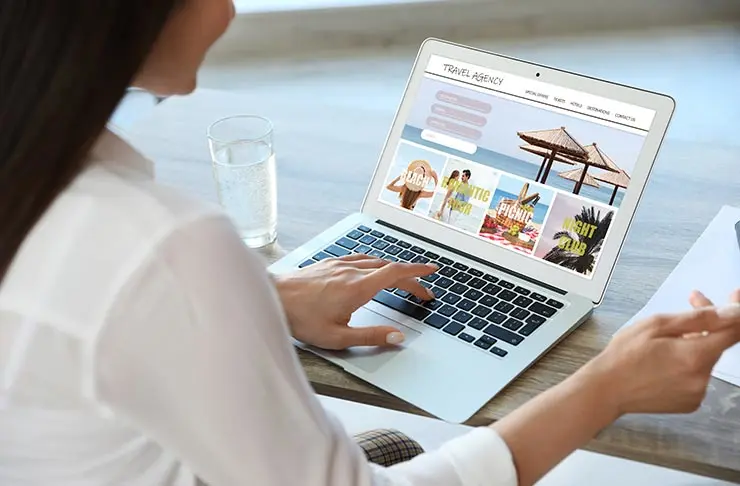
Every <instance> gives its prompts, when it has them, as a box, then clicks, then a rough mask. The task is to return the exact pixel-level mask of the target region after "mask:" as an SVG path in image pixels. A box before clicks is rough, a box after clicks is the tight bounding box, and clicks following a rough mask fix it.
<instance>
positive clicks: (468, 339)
mask: <svg viewBox="0 0 740 486" xmlns="http://www.w3.org/2000/svg"><path fill="white" fill-rule="evenodd" d="M457 337H459V338H460V339H462V340H463V341H465V342H466V343H472V342H473V341H475V338H474V337H473V336H471V335H470V334H467V333H465V332H463V333H460V334H459V335H458V336H457Z"/></svg>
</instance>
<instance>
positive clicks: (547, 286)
mask: <svg viewBox="0 0 740 486" xmlns="http://www.w3.org/2000/svg"><path fill="white" fill-rule="evenodd" d="M376 223H378V224H380V225H382V226H385V227H387V228H391V229H393V230H395V231H398V232H400V233H403V234H405V235H409V236H412V237H414V238H416V239H418V240H421V241H423V242H425V243H429V244H430V245H434V246H437V247H439V248H442V249H444V250H447V251H449V252H450V253H454V254H456V255H460V256H461V257H465V258H467V259H468V260H473V261H474V262H477V263H480V264H481V265H485V266H487V267H491V268H493V269H495V270H498V271H499V272H503V273H506V274H508V275H511V276H512V277H516V278H519V279H521V280H525V281H527V282H529V283H532V284H534V285H537V286H539V287H542V288H545V289H547V290H550V291H552V292H556V293H558V294H560V295H566V294H567V293H568V292H566V291H565V290H562V289H559V288H557V287H554V286H552V285H550V284H548V283H545V282H542V281H541V280H537V279H536V278H532V277H528V276H527V275H523V274H521V273H518V272H514V271H512V270H510V269H508V268H504V267H502V266H500V265H496V264H495V263H493V262H489V261H486V260H484V259H482V258H478V257H477V256H475V255H471V254H469V253H465V252H464V251H460V250H458V249H456V248H452V247H450V246H447V245H444V244H442V243H440V242H439V241H434V240H431V239H429V238H426V237H424V236H421V235H417V234H416V233H412V232H411V231H408V230H406V229H403V228H399V227H398V226H396V225H393V224H390V223H387V222H385V221H382V220H376Z"/></svg>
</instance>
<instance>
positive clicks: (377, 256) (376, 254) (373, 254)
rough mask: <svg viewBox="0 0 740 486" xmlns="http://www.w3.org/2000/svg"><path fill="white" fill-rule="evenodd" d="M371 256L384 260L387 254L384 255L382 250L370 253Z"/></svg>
mask: <svg viewBox="0 0 740 486" xmlns="http://www.w3.org/2000/svg"><path fill="white" fill-rule="evenodd" d="M368 255H370V256H374V257H375V258H383V257H384V256H385V253H383V252H382V251H380V250H373V251H371V252H370V253H368Z"/></svg>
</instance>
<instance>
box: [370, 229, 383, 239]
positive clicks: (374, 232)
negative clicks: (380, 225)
mask: <svg viewBox="0 0 740 486" xmlns="http://www.w3.org/2000/svg"><path fill="white" fill-rule="evenodd" d="M370 234H371V235H373V236H374V237H376V238H382V237H384V236H385V233H381V232H380V231H378V230H375V231H371V232H370Z"/></svg>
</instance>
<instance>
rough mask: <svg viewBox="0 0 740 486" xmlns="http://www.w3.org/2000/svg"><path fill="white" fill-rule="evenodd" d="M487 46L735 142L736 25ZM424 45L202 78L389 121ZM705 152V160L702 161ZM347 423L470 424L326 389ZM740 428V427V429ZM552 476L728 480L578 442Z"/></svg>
mask: <svg viewBox="0 0 740 486" xmlns="http://www.w3.org/2000/svg"><path fill="white" fill-rule="evenodd" d="M471 44H474V45H476V46H479V47H483V48H487V49H491V50H494V51H497V52H501V53H504V54H508V55H512V56H516V57H521V58H526V59H529V60H532V61H535V62H540V63H545V64H550V65H555V66H558V67H560V68H564V69H569V70H574V71H578V72H582V73H585V74H589V75H593V76H598V77H604V78H609V79H612V80H614V81H617V82H621V83H625V84H631V85H637V86H640V87H643V88H646V89H650V90H656V91H663V92H667V93H669V94H671V95H673V96H674V97H675V98H676V99H677V101H678V107H679V108H678V111H677V114H676V117H675V121H674V123H673V125H672V127H671V131H670V135H669V136H670V137H671V138H673V139H685V140H693V141H699V142H702V143H705V144H707V146H711V145H717V144H720V145H725V146H735V147H738V148H740V144H739V143H738V141H737V138H736V130H737V127H738V126H740V100H739V98H738V94H740V88H739V87H738V86H740V85H739V84H738V79H740V31H738V30H737V29H734V28H727V27H706V28H697V29H693V30H685V29H684V30H681V31H661V32H655V33H640V34H622V35H614V36H604V37H600V38H586V39H584V38H571V39H538V40H518V41H505V42H504V41H500V42H491V41H478V42H475V41H473V42H471ZM414 54H415V50H414V49H411V48H393V49H386V50H383V51H379V52H377V51H376V52H341V53H332V54H318V53H317V55H316V56H314V57H312V58H311V59H305V58H304V59H300V58H296V59H290V60H287V59H280V60H275V61H272V62H264V61H260V63H259V64H256V63H255V64H250V63H249V62H248V60H245V59H238V60H234V61H233V62H230V63H220V64H207V65H206V66H205V68H204V69H203V71H202V74H201V79H200V84H201V86H203V87H207V88H217V89H225V90H235V91H240V90H259V91H261V92H264V93H265V95H266V96H269V95H272V96H280V95H281V93H286V92H288V91H289V92H291V94H292V95H296V94H297V93H298V94H300V93H305V96H325V97H327V98H328V97H331V98H332V99H333V100H334V101H335V102H336V100H337V99H339V100H341V99H355V100H356V98H357V97H364V98H366V99H367V100H368V103H372V106H373V107H378V108H377V109H379V110H385V111H386V112H387V113H388V122H389V124H390V122H391V119H392V117H393V113H394V109H395V107H396V105H397V102H398V100H399V98H400V96H401V93H402V91H403V88H404V85H405V82H406V77H407V76H408V73H409V69H410V66H411V63H412V62H413V59H414ZM152 106H153V101H152V99H151V98H150V97H148V96H147V95H146V94H142V93H132V95H131V96H130V97H129V98H128V99H127V101H126V102H125V103H124V105H122V107H121V109H120V110H119V111H118V113H117V114H116V117H115V118H116V120H117V121H118V122H119V123H122V124H130V123H135V121H136V119H137V118H138V117H139V116H142V115H143V114H145V113H146V112H147V111H148V110H150V109H151V108H152ZM697 162H699V161H697ZM323 402H324V404H325V406H326V408H327V409H329V410H331V411H333V412H335V413H336V414H337V415H338V416H339V417H340V418H341V419H342V421H343V422H344V424H345V426H346V427H347V429H348V431H350V432H358V431H362V430H367V429H370V428H377V427H395V428H398V429H400V430H403V431H404V432H406V433H408V434H409V435H411V436H413V437H415V438H417V440H419V441H420V442H421V443H422V445H424V446H425V447H426V448H428V449H430V448H435V447H437V446H438V445H439V444H441V443H442V442H443V441H445V440H447V439H449V438H452V437H455V436H457V435H459V434H462V433H464V432H465V428H464V427H461V426H456V425H450V424H445V423H440V422H437V421H431V420H430V419H425V418H421V417H415V416H408V415H405V414H401V413H398V412H391V411H387V410H382V409H376V408H373V407H368V406H365V405H359V404H352V403H348V402H342V401H338V400H333V399H323ZM738 433H740V431H738ZM541 484H542V485H544V486H561V485H562V486H565V485H568V486H581V485H583V486H587V485H589V486H590V485H594V484H598V485H601V486H611V485H614V486H617V485H619V486H622V485H624V484H630V485H631V486H642V485H655V484H660V485H676V486H679V485H680V486H720V485H724V484H727V483H723V482H720V481H713V480H708V479H704V478H699V477H696V476H691V475H687V474H683V473H679V472H675V471H669V470H665V469H661V468H656V467H652V466H646V465H643V464H638V463H633V462H630V461H624V460H620V459H615V458H610V457H606V456H601V455H597V454H592V453H587V452H581V451H579V452H577V453H575V454H573V455H572V456H571V457H570V458H568V459H567V460H566V461H565V462H564V463H563V464H562V465H561V466H559V467H558V468H557V469H556V470H555V471H553V472H552V473H551V474H550V475H549V476H548V477H547V478H545V479H544V480H543V481H542V483H541Z"/></svg>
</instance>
